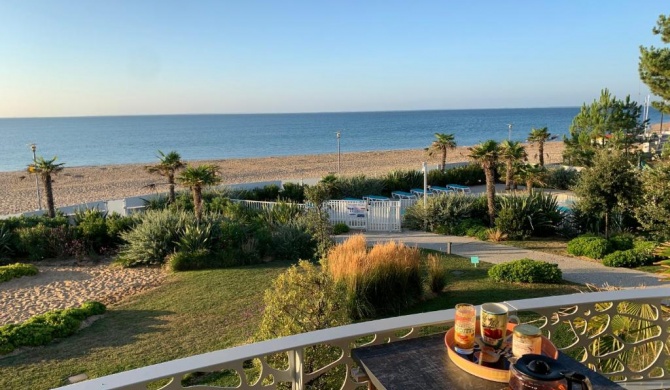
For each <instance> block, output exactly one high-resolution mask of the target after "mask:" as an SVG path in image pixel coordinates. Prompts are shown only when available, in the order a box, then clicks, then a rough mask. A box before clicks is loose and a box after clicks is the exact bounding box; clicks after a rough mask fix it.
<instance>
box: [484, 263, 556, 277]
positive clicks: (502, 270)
mask: <svg viewBox="0 0 670 390" xmlns="http://www.w3.org/2000/svg"><path fill="white" fill-rule="evenodd" d="M488 274H489V277H490V278H492V279H493V280H495V281H497V282H518V283H560V282H561V280H562V278H563V273H562V272H561V270H560V269H559V268H558V264H551V263H547V262H544V261H537V260H532V259H521V260H515V261H511V262H508V263H502V264H496V265H494V266H493V267H491V268H490V269H489V271H488Z"/></svg>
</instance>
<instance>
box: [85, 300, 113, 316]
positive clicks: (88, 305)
mask: <svg viewBox="0 0 670 390" xmlns="http://www.w3.org/2000/svg"><path fill="white" fill-rule="evenodd" d="M79 308H80V309H82V310H83V311H84V313H86V316H87V317H90V316H97V315H100V314H104V313H105V311H107V307H105V305H103V304H102V303H100V302H97V301H88V302H84V303H82V304H81V306H79Z"/></svg>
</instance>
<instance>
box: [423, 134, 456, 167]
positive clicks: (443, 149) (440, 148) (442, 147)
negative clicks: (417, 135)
mask: <svg viewBox="0 0 670 390" xmlns="http://www.w3.org/2000/svg"><path fill="white" fill-rule="evenodd" d="M435 138H437V139H436V140H435V141H433V143H432V144H430V147H428V148H426V151H428V155H429V156H430V157H432V156H434V155H435V154H436V153H440V154H441V155H442V166H441V167H440V168H441V169H442V172H444V171H445V170H446V168H447V150H451V149H454V148H455V147H456V141H455V140H454V135H453V134H443V133H435Z"/></svg>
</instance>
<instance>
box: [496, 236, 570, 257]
mask: <svg viewBox="0 0 670 390" xmlns="http://www.w3.org/2000/svg"><path fill="white" fill-rule="evenodd" d="M568 241H570V240H568V239H566V238H563V237H532V238H529V239H527V240H518V241H515V240H508V241H501V242H498V244H503V245H509V246H513V247H516V248H522V249H530V250H533V251H538V252H546V253H551V254H553V255H561V256H570V254H568V250H567V248H568Z"/></svg>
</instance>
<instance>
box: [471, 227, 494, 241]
mask: <svg viewBox="0 0 670 390" xmlns="http://www.w3.org/2000/svg"><path fill="white" fill-rule="evenodd" d="M465 235H466V236H468V237H474V238H476V239H478V240H481V241H486V240H487V239H488V238H489V229H488V228H487V227H486V226H478V225H475V226H472V227H469V228H468V229H467V230H466V231H465Z"/></svg>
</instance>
